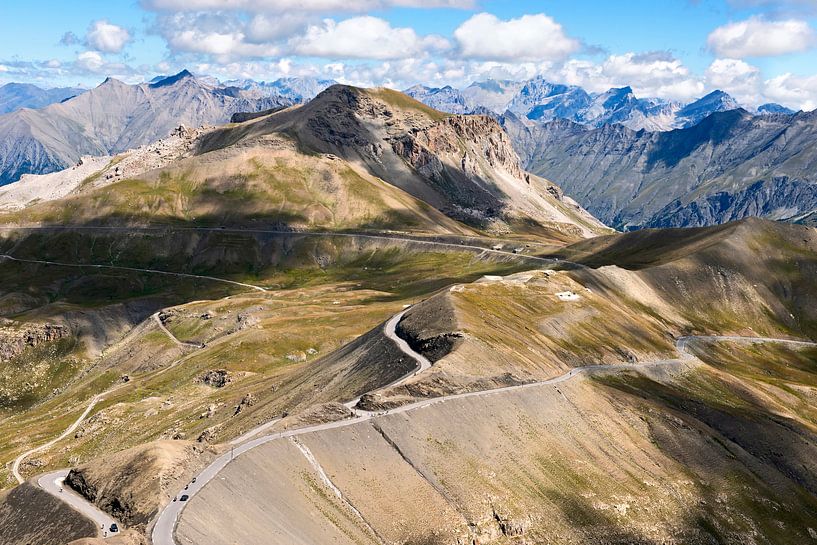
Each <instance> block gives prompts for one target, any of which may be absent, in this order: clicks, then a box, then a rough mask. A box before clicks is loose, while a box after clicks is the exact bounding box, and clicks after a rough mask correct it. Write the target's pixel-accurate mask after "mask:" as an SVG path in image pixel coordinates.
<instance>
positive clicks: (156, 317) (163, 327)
mask: <svg viewBox="0 0 817 545" xmlns="http://www.w3.org/2000/svg"><path fill="white" fill-rule="evenodd" d="M152 318H153V320H154V321H155V322H156V325H158V326H159V329H161V330H162V332H163V333H164V334H165V335H167V337H168V338H169V339H170V340H171V341H173V342H174V343H176V344H177V345H178V346H180V347H182V348H204V343H197V342H193V341H181V340H179V338H178V337H176V335H174V334H173V332H171V331H170V330H169V329H168V328H167V326H166V325H165V324H164V322H162V319H161V318H160V317H159V313H158V312H156V313H154V314H153V316H152Z"/></svg>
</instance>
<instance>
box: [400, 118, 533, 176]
mask: <svg viewBox="0 0 817 545" xmlns="http://www.w3.org/2000/svg"><path fill="white" fill-rule="evenodd" d="M460 140H466V141H467V142H469V143H473V144H476V149H477V150H478V151H479V152H480V154H479V155H478V156H475V155H474V154H472V153H471V150H469V149H463V147H462V146H461V145H458V144H459V141H460ZM392 147H393V148H394V150H395V151H396V152H397V153H398V154H399V155H400V156H401V157H403V158H405V159H406V161H408V163H409V164H410V165H412V166H413V167H414V168H416V169H417V170H418V171H420V172H421V173H423V174H426V175H430V176H439V175H440V174H441V170H442V166H441V163H440V160H439V156H440V155H447V154H460V155H462V159H461V167H462V170H463V171H464V172H466V173H468V174H469V175H471V176H481V175H482V172H481V169H480V161H486V162H487V163H488V165H490V166H491V167H493V168H501V169H503V170H505V171H506V172H508V173H509V174H511V175H512V176H514V177H516V178H520V179H521V178H524V177H525V173H524V172H523V171H522V167H521V166H520V164H519V157H518V156H517V155H516V152H515V151H514V149H513V145H512V144H511V141H510V139H509V138H508V135H507V134H506V133H505V131H504V130H502V127H501V126H500V125H499V124H498V123H497V122H496V120H494V119H493V118H491V117H487V116H477V115H472V116H464V115H454V116H450V117H446V118H445V119H443V120H441V121H438V122H437V123H435V124H434V125H431V126H430V127H425V128H421V129H413V130H411V131H409V133H408V134H407V135H406V136H404V137H402V138H399V139H397V140H395V141H394V142H393V143H392Z"/></svg>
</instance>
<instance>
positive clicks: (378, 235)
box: [0, 225, 585, 274]
mask: <svg viewBox="0 0 817 545" xmlns="http://www.w3.org/2000/svg"><path fill="white" fill-rule="evenodd" d="M3 230H15V231H71V230H80V231H102V232H105V231H108V232H127V233H133V232H138V231H141V232H145V233H163V232H168V231H171V232H172V231H177V232H200V233H238V234H254V235H287V236H293V237H295V236H301V237H338V238H363V239H369V240H384V241H397V242H409V243H416V244H422V245H427V246H437V247H440V248H449V249H463V250H471V251H478V252H480V253H486V254H492V255H503V256H508V257H515V258H517V259H525V260H528V261H536V262H539V263H551V264H552V263H556V262H558V263H565V264H569V265H571V266H575V267H580V268H584V267H585V265H582V264H581V263H574V262H572V261H565V260H560V259H558V258H553V257H540V256H535V255H530V254H525V253H516V252H512V251H511V252H509V251H507V250H501V249H494V248H492V247H491V246H490V245H486V246H479V245H477V244H474V243H472V242H470V240H473V237H469V236H467V235H462V236H459V235H455V234H451V235H446V236H449V237H454V238H459V239H460V241H459V242H442V241H439V240H428V239H426V238H422V237H412V236H407V235H404V234H400V233H395V232H389V231H375V232H361V233H355V232H346V233H339V232H336V231H284V230H280V229H253V228H241V227H177V226H168V227H115V226H111V227H105V226H86V225H77V226H67V227H64V226H45V227H44V226H0V231H3ZM440 236H442V235H440ZM466 240H469V242H466ZM490 242H494V241H490ZM487 243H488V242H487V241H486V244H487ZM507 243H508V244H524V242H523V241H509V242H507ZM532 244H536V243H532ZM88 266H93V265H88ZM156 272H161V271H156ZM168 274H172V273H168ZM178 274H182V273H178Z"/></svg>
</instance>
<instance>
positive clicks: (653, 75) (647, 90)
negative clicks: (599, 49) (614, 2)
mask: <svg viewBox="0 0 817 545" xmlns="http://www.w3.org/2000/svg"><path fill="white" fill-rule="evenodd" d="M551 77H553V78H554V79H556V80H557V81H564V82H565V83H569V84H571V85H580V86H582V87H584V88H586V89H587V90H589V91H595V92H602V91H606V90H607V89H610V88H611V87H623V86H627V85H629V86H630V87H632V88H633V91H634V92H635V93H636V95H638V96H642V97H662V98H669V99H676V100H688V99H690V98H694V97H697V96H700V95H701V93H702V92H703V91H704V84H703V82H702V81H701V80H700V78H698V77H696V76H695V75H693V74H692V73H691V72H690V70H689V68H687V67H686V66H684V64H683V63H682V62H681V61H680V60H678V59H676V58H674V57H673V56H672V55H670V54H669V53H667V52H664V51H657V52H648V53H632V52H631V53H624V54H622V55H610V56H609V57H607V58H606V59H605V60H604V61H602V62H601V63H595V62H592V61H588V60H581V59H572V60H569V61H567V62H566V63H564V65H562V66H561V68H559V69H558V70H557V71H556V72H555V73H554V74H552V75H551Z"/></svg>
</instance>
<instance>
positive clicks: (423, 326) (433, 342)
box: [395, 296, 464, 362]
mask: <svg viewBox="0 0 817 545" xmlns="http://www.w3.org/2000/svg"><path fill="white" fill-rule="evenodd" d="M458 325H459V324H458V323H457V318H456V315H455V313H454V307H453V306H452V305H451V302H450V300H449V299H448V298H447V297H445V296H439V297H432V298H431V299H427V300H426V301H423V302H422V303H420V304H418V305H416V306H415V307H414V308H412V309H411V311H410V312H408V313H407V314H406V315H405V316H404V317H403V319H402V320H400V322H398V324H397V327H396V328H395V331H396V333H397V335H398V336H399V337H400V338H402V339H404V340H405V341H406V342H407V343H408V344H409V346H410V347H411V348H412V350H414V351H415V352H419V353H420V354H422V355H424V356H425V357H426V358H428V359H429V361H431V362H436V361H439V360H441V359H442V358H444V357H445V356H447V355H448V354H449V353H451V352H452V351H454V350H455V349H456V348H457V346H458V345H459V344H460V343H461V342H462V340H463V338H464V334H463V333H462V332H460V331H459V330H458V329H457V328H458Z"/></svg>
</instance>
